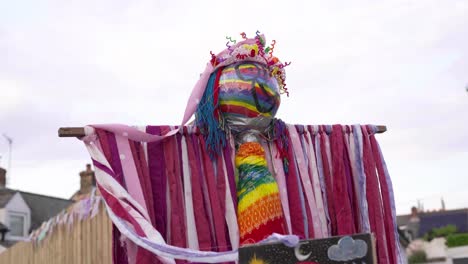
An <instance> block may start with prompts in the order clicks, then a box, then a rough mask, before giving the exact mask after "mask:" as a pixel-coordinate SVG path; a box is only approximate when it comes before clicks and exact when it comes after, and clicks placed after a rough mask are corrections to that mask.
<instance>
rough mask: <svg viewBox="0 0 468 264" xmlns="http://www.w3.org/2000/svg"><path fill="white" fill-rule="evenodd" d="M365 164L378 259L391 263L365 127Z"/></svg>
mask: <svg viewBox="0 0 468 264" xmlns="http://www.w3.org/2000/svg"><path fill="white" fill-rule="evenodd" d="M362 141H363V162H364V172H365V174H366V179H367V181H366V194H367V203H368V208H369V222H370V226H371V230H372V232H373V233H375V236H376V246H377V257H378V263H379V264H385V263H390V262H389V257H388V252H387V247H386V243H387V241H386V238H385V228H384V217H383V210H382V206H381V204H382V199H381V197H380V189H379V182H378V178H377V175H376V172H375V161H374V158H373V156H372V148H371V145H370V140H369V134H368V132H367V129H366V128H365V127H363V128H362Z"/></svg>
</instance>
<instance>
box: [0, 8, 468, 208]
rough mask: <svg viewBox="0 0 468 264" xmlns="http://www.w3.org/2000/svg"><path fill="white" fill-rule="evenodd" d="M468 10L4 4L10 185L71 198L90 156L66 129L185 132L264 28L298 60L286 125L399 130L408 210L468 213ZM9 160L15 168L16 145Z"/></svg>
mask: <svg viewBox="0 0 468 264" xmlns="http://www.w3.org/2000/svg"><path fill="white" fill-rule="evenodd" d="M225 3H226V4H225ZM467 14H468V1H466V0H460V1H456V0H446V1H432V0H426V1H417V0H412V1H409V0H406V1H401V0H395V1H375V0H370V1H331V0H323V1H162V0H154V1H122V0H102V1H94V0H80V1H73V0H65V1H64V0H56V1H54V0H48V1H33V0H29V1H28V0H15V1H1V2H0V133H6V134H7V135H8V136H10V137H12V138H13V139H14V143H13V155H12V158H13V159H12V169H11V175H10V177H9V187H10V188H16V189H21V190H25V191H30V192H37V193H42V194H47V195H52V196H59V197H65V198H69V197H70V196H71V195H72V194H73V193H74V192H75V191H76V190H78V188H79V176H78V172H79V171H80V170H83V169H84V167H85V164H86V163H88V162H89V161H90V159H89V157H88V154H87V152H86V150H85V147H84V145H83V144H82V143H81V142H80V141H78V140H76V139H72V138H67V139H63V138H58V137H57V129H58V128H59V127H62V126H83V125H86V124H96V123H124V124H129V125H147V124H154V125H161V124H178V123H179V122H180V120H181V118H182V114H183V111H184V109H185V103H186V100H187V98H188V96H189V94H190V91H191V89H192V87H193V85H194V84H195V82H196V80H197V78H198V76H199V74H200V73H201V72H202V71H203V69H204V65H205V64H206V62H207V61H208V60H209V59H210V55H209V52H210V50H212V51H213V52H215V53H217V52H219V51H221V50H222V49H224V45H225V42H226V40H225V37H226V36H227V35H228V36H232V37H233V38H234V37H235V38H237V39H240V36H239V33H240V32H243V31H245V32H246V33H247V34H248V35H250V36H253V35H254V34H255V31H256V30H260V31H261V32H263V33H265V35H266V38H267V42H268V43H269V42H270V41H271V40H272V39H275V40H276V41H277V45H276V47H275V54H276V55H277V56H278V57H279V58H280V59H281V60H283V61H292V64H291V66H289V67H288V68H287V83H288V87H289V90H290V97H289V98H286V97H283V100H282V106H281V108H280V111H279V112H278V117H280V118H282V119H283V120H285V121H286V122H289V123H301V124H334V123H340V124H354V123H361V124H366V123H370V124H378V125H387V127H388V132H387V133H385V134H381V135H379V136H378V140H379V142H380V144H381V147H382V150H383V152H384V156H385V157H386V160H387V164H388V166H389V171H390V174H391V176H392V179H393V183H394V189H395V195H396V204H397V210H398V212H399V213H408V212H409V210H410V207H411V206H412V205H415V204H416V203H417V200H418V199H419V200H421V202H423V203H424V205H425V208H426V209H430V208H439V207H440V199H441V197H443V198H444V200H445V203H446V205H447V207H448V208H459V207H468V192H467V186H468V116H467V114H468V93H467V92H466V89H465V87H466V85H467V84H468V16H467ZM0 155H1V156H2V159H1V161H0V166H3V167H8V145H7V143H6V141H5V140H4V139H3V138H0Z"/></svg>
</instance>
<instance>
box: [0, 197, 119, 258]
mask: <svg viewBox="0 0 468 264" xmlns="http://www.w3.org/2000/svg"><path fill="white" fill-rule="evenodd" d="M0 263H2V264H10V263H11V264H55V263H57V264H62V263H66V264H74V263H76V264H94V263H99V264H101V263H103V264H111V263H112V222H111V221H110V219H109V217H108V216H107V213H106V209H105V207H104V206H100V208H99V213H98V214H97V215H96V216H95V217H93V218H91V219H86V220H82V221H78V220H75V222H74V223H73V224H71V225H67V224H65V225H59V226H56V227H55V230H54V231H53V232H52V233H51V234H50V235H48V236H47V237H46V238H44V239H43V240H42V241H40V242H39V243H37V244H34V243H32V242H19V243H17V244H15V245H14V246H13V247H11V248H9V249H7V250H6V251H4V252H3V253H1V254H0Z"/></svg>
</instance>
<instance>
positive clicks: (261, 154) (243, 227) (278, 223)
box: [235, 142, 286, 245]
mask: <svg viewBox="0 0 468 264" xmlns="http://www.w3.org/2000/svg"><path fill="white" fill-rule="evenodd" d="M235 162H236V168H237V170H238V173H239V180H238V183H237V198H238V205H237V213H238V223H239V236H240V245H246V244H253V243H256V242H259V241H261V240H263V239H265V238H266V237H268V236H269V235H271V234H272V233H279V234H285V230H286V229H285V227H284V215H283V210H282V207H281V200H280V195H279V188H278V184H277V183H276V180H275V178H274V177H273V175H272V174H271V173H270V171H269V170H268V166H267V161H266V159H265V150H264V149H263V147H262V145H260V144H259V143H257V142H247V143H243V144H241V145H240V146H239V149H238V151H237V153H236V160H235Z"/></svg>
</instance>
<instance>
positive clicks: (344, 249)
mask: <svg viewBox="0 0 468 264" xmlns="http://www.w3.org/2000/svg"><path fill="white" fill-rule="evenodd" d="M366 254H367V244H366V242H364V241H363V240H361V239H356V240H354V239H353V238H352V237H349V236H345V237H343V238H341V239H340V240H339V241H338V244H337V245H333V246H331V247H330V248H328V258H329V259H331V260H335V261H348V260H353V259H358V258H363V257H364V256H366Z"/></svg>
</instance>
